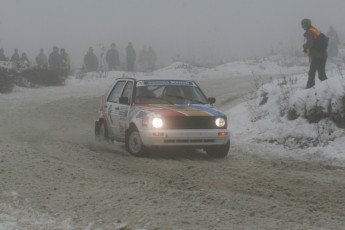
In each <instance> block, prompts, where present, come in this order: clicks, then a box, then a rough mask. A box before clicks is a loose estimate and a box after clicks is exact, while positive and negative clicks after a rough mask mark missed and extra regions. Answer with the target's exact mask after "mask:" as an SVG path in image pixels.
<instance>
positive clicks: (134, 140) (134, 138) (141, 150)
mask: <svg viewBox="0 0 345 230" xmlns="http://www.w3.org/2000/svg"><path fill="white" fill-rule="evenodd" d="M126 148H127V150H128V152H129V153H130V154H132V155H133V156H136V157H144V156H147V149H146V147H145V146H144V145H143V142H142V140H141V137H140V134H139V131H138V129H137V128H135V127H132V128H130V129H129V131H128V136H127V138H126Z"/></svg>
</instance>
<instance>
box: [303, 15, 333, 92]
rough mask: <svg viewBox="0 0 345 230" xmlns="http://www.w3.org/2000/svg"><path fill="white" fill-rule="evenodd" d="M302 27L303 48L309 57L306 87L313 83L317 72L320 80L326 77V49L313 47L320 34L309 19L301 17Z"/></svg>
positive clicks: (311, 85)
mask: <svg viewBox="0 0 345 230" xmlns="http://www.w3.org/2000/svg"><path fill="white" fill-rule="evenodd" d="M301 24H302V28H303V29H304V30H305V33H304V37H305V43H304V44H303V50H304V52H305V53H307V54H308V56H309V59H310V68H309V73H308V82H307V87H306V88H307V89H309V88H311V87H313V86H314V85H315V74H316V71H317V72H318V77H319V79H320V81H324V80H326V79H327V76H326V61H327V50H323V51H320V50H318V49H316V48H315V41H316V39H317V37H318V36H319V35H320V31H319V30H318V29H317V28H316V27H314V26H312V24H311V20H310V19H307V18H305V19H303V20H302V22H301Z"/></svg>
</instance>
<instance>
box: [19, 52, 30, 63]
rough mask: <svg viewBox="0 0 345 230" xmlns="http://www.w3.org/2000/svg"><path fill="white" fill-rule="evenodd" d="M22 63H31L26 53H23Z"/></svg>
mask: <svg viewBox="0 0 345 230" xmlns="http://www.w3.org/2000/svg"><path fill="white" fill-rule="evenodd" d="M20 61H21V62H23V63H29V62H30V61H29V59H28V56H27V55H26V53H25V52H24V53H22V56H21V57H20Z"/></svg>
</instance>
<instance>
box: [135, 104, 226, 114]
mask: <svg viewBox="0 0 345 230" xmlns="http://www.w3.org/2000/svg"><path fill="white" fill-rule="evenodd" d="M132 108H133V109H134V110H135V111H137V112H139V111H140V112H144V113H145V112H146V113H150V114H152V115H159V116H162V117H166V116H220V117H225V116H226V115H225V114H224V113H222V112H220V111H218V110H217V109H215V108H214V107H212V106H210V105H201V104H145V105H135V106H133V107H132ZM132 112H134V111H132Z"/></svg>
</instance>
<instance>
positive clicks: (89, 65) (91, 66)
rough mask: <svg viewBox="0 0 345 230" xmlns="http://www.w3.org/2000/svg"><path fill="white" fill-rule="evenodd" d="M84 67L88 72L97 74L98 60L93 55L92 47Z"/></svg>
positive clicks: (85, 59)
mask: <svg viewBox="0 0 345 230" xmlns="http://www.w3.org/2000/svg"><path fill="white" fill-rule="evenodd" d="M84 65H85V68H86V71H87V72H96V71H97V69H98V59H97V56H96V55H95V54H94V53H93V48H92V47H90V48H89V51H88V52H87V54H85V56H84Z"/></svg>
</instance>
